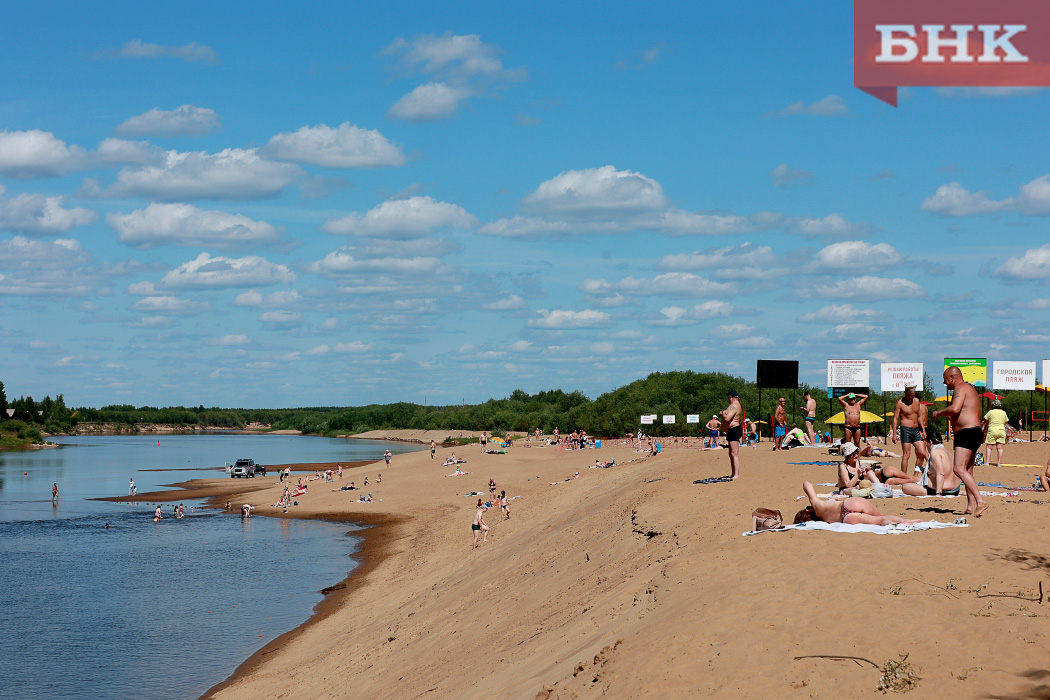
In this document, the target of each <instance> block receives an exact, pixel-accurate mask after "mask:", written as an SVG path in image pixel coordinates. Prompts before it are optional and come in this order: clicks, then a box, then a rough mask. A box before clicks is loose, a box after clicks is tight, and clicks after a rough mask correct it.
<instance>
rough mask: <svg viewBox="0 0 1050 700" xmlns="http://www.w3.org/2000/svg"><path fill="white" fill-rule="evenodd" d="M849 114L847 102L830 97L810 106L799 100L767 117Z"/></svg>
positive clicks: (838, 115)
mask: <svg viewBox="0 0 1050 700" xmlns="http://www.w3.org/2000/svg"><path fill="white" fill-rule="evenodd" d="M849 113H850V111H849V107H847V106H846V102H845V100H843V99H842V98H841V97H839V96H838V95H828V96H827V97H825V98H823V99H820V100H817V101H816V102H812V103H810V104H806V103H805V101H803V100H799V101H798V102H795V103H793V104H790V105H788V106H787V107H785V108H784V109H781V110H778V111H776V112H770V113H769V114H767V115H766V116H767V117H787V116H793V115H796V114H805V115H809V116H813V117H842V116H846V115H848V114H849Z"/></svg>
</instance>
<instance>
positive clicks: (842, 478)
mask: <svg viewBox="0 0 1050 700" xmlns="http://www.w3.org/2000/svg"><path fill="white" fill-rule="evenodd" d="M842 457H843V461H842V463H841V464H839V481H838V484H836V490H837V491H838V493H846V494H848V493H849V492H850V491H852V490H853V489H855V488H859V484H860V482H861V481H862V480H864V479H867V480H868V481H871V482H873V483H879V481H880V479H879V477H878V476H877V475H876V474H875V470H873V469H872V468H871V467H866V466H862V465H861V464H860V450H858V449H857V446H856V445H854V444H853V443H852V442H847V443H846V444H844V445H843V446H842Z"/></svg>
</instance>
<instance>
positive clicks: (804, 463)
mask: <svg viewBox="0 0 1050 700" xmlns="http://www.w3.org/2000/svg"><path fill="white" fill-rule="evenodd" d="M788 464H796V465H799V464H800V465H805V466H809V465H812V464H816V465H820V466H822V467H837V466H838V465H840V464H842V462H788Z"/></svg>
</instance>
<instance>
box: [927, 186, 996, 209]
mask: <svg viewBox="0 0 1050 700" xmlns="http://www.w3.org/2000/svg"><path fill="white" fill-rule="evenodd" d="M1006 206H1007V201H1002V202H996V201H994V200H992V199H989V198H988V193H987V192H970V191H968V190H967V189H966V188H965V187H963V186H962V185H960V184H959V183H958V182H949V183H948V184H945V185H941V186H940V187H938V188H937V191H936V192H934V193H933V194H932V195H930V196H929V197H927V198H926V199H924V200H923V202H922V205H921V206H920V209H922V210H923V211H929V212H933V213H935V214H940V215H942V216H972V215H974V214H988V213H990V212H996V211H1002V210H1003V209H1004V207H1006Z"/></svg>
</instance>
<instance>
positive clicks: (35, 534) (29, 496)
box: [0, 434, 421, 700]
mask: <svg viewBox="0 0 1050 700" xmlns="http://www.w3.org/2000/svg"><path fill="white" fill-rule="evenodd" d="M55 441H57V442H61V443H63V446H62V447H59V448H53V449H47V450H40V451H31V452H0V590H2V601H3V604H2V605H0V630H2V633H0V659H2V660H3V661H2V663H0V697H4V698H9V699H11V700H21V699H23V698H25V699H26V700H29V699H33V700H51V699H55V700H57V699H59V698H61V699H62V700H69V698H83V699H85V700H95V699H98V700H109V699H111V698H142V699H144V700H150V699H153V698H157V699H159V698H187V699H192V698H196V697H198V696H199V695H200V694H201V693H203V692H204V691H206V690H207V689H208V688H210V687H211V686H213V685H215V684H216V683H218V682H220V681H222V680H223V679H225V678H227V677H228V676H229V675H230V674H231V673H232V672H233V671H234V669H235V668H236V667H237V666H238V665H239V664H240V663H241V662H242V661H244V660H245V659H246V658H247V657H249V656H250V655H251V654H252V653H254V652H255V651H257V650H258V649H259V648H261V647H262V646H263V645H265V644H266V643H267V642H269V641H270V640H272V639H274V638H275V637H277V636H279V635H281V634H283V633H284V632H287V631H288V630H290V629H293V628H294V627H296V626H298V625H300V624H302V623H303V622H304V621H305V620H306V619H307V618H308V617H309V616H310V614H311V613H312V610H313V607H314V606H315V605H316V604H317V602H318V601H320V599H321V595H320V594H319V593H318V591H319V590H320V589H321V588H323V587H325V586H328V585H331V584H333V583H335V582H337V581H340V580H342V579H343V578H344V577H345V576H346V575H347V572H348V571H350V570H351V569H352V568H353V565H354V563H353V561H351V560H350V559H349V556H350V555H351V554H352V553H353V551H354V547H355V546H356V544H357V542H358V540H357V538H355V537H353V535H352V533H351V532H350V530H351V529H352V528H351V527H350V526H348V525H346V524H338V523H324V522H317V521H296V520H285V519H276V518H265V517H254V518H251V519H249V520H243V521H242V520H241V519H240V517H239V516H238V515H237V514H235V513H225V512H219V511H215V510H208V509H204V508H203V503H201V502H196V501H191V500H185V501H183V502H182V503H183V504H184V506H185V511H186V517H185V518H184V519H181V520H177V519H175V518H173V517H171V504H168V503H166V504H164V505H163V508H164V515H165V518H164V519H163V520H161V521H160V522H159V523H154V522H153V519H152V514H153V510H154V508H155V506H154V505H150V504H146V503H135V504H129V503H112V502H104V501H92V500H87V499H91V498H98V497H102V496H119V495H126V494H127V491H128V480H129V479H131V478H134V479H135V484H136V486H137V487H138V491H139V493H143V492H146V491H153V490H158V489H160V488H161V486H162V485H163V484H170V483H173V482H180V481H186V480H188V479H196V478H216V477H225V473H223V472H222V471H221V469H222V467H223V465H224V464H225V462H227V461H233V460H235V459H238V458H243V457H251V458H253V459H255V460H256V461H257V462H260V463H262V464H282V463H299V462H334V461H344V462H347V461H357V460H367V459H380V458H381V455H382V453H383V451H384V450H387V449H389V450H390V451H391V452H393V453H395V454H398V453H402V452H408V451H412V450H416V449H421V447H420V446H416V445H407V444H401V443H389V442H374V441H363V440H341V439H330V438H320V437H307V436H284V435H238V434H208V435H175V436H172V435H167V436H162V437H156V436H138V435H136V436H99V437H66V438H56V439H55ZM158 443H159V444H158ZM257 478H259V477H257ZM265 478H267V479H268V480H269V478H270V477H265ZM56 482H57V484H58V488H59V498H58V503H57V504H52V499H51V488H52V484H54V483H56ZM249 483H251V482H249ZM107 524H108V525H109V527H108V528H106V527H105V526H106V525H107Z"/></svg>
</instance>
